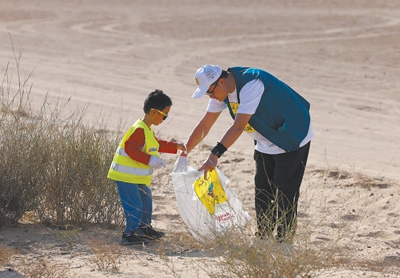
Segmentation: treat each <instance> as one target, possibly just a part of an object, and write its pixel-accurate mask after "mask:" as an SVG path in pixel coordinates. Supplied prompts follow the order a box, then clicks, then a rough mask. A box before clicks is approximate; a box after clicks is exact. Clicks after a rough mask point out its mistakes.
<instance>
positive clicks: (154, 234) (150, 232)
mask: <svg viewBox="0 0 400 278" xmlns="http://www.w3.org/2000/svg"><path fill="white" fill-rule="evenodd" d="M139 230H140V231H142V232H143V234H145V235H146V236H147V237H148V238H149V239H157V238H160V237H163V236H165V233H163V232H159V231H156V230H154V228H153V227H152V226H151V225H147V226H142V227H139Z"/></svg>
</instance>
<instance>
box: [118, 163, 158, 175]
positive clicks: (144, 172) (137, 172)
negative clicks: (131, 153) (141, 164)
mask: <svg viewBox="0 0 400 278" xmlns="http://www.w3.org/2000/svg"><path fill="white" fill-rule="evenodd" d="M111 168H112V169H113V170H115V171H118V172H121V173H125V174H130V175H137V176H148V175H151V174H153V168H150V169H141V168H132V167H128V166H123V165H119V164H117V163H115V162H114V161H113V162H112V163H111Z"/></svg>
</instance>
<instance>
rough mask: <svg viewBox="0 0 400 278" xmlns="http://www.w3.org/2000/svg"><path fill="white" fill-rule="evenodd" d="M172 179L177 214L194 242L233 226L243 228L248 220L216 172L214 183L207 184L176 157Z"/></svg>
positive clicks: (226, 182) (200, 174)
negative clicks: (193, 238)
mask: <svg viewBox="0 0 400 278" xmlns="http://www.w3.org/2000/svg"><path fill="white" fill-rule="evenodd" d="M171 176H172V182H173V186H174V191H175V196H176V200H177V203H178V209H179V213H180V215H181V217H182V219H183V221H184V222H185V223H186V225H187V226H188V227H189V230H190V232H191V233H192V235H193V236H194V237H195V238H196V239H197V240H200V241H203V239H206V238H207V237H208V236H210V235H216V233H219V232H222V231H224V230H226V229H229V228H232V227H235V228H242V227H244V226H245V224H246V223H247V222H248V221H250V216H249V215H248V213H247V212H246V211H244V209H243V206H242V202H241V201H240V199H239V198H238V197H237V195H236V194H235V193H234V192H233V191H232V190H231V189H230V188H229V187H227V184H228V183H229V180H228V178H227V177H226V176H225V175H224V174H223V173H222V172H221V171H220V170H219V169H217V168H216V172H215V173H214V175H213V179H214V182H210V180H204V178H203V172H201V171H197V170H195V169H194V168H192V167H190V166H188V160H187V158H186V157H183V156H179V157H178V160H177V161H176V162H175V165H174V171H173V172H172V173H171ZM210 176H211V175H210ZM215 179H217V180H215Z"/></svg>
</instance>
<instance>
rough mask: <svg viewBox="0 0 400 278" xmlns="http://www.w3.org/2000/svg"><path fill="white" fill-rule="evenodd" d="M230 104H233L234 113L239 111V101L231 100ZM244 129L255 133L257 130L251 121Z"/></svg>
mask: <svg viewBox="0 0 400 278" xmlns="http://www.w3.org/2000/svg"><path fill="white" fill-rule="evenodd" d="M229 105H230V106H231V109H232V113H233V114H234V115H236V113H237V111H238V109H239V103H237V102H229ZM244 131H245V132H247V133H253V132H254V131H256V130H255V129H254V127H252V126H251V125H250V124H249V123H247V125H246V126H245V128H244Z"/></svg>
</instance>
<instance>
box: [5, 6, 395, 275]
mask: <svg viewBox="0 0 400 278" xmlns="http://www.w3.org/2000/svg"><path fill="white" fill-rule="evenodd" d="M399 38H400V2H398V1H369V0H351V1H345V0H334V1H320V0H313V1H311V0H300V1H294V0H284V1H270V0H266V1H261V0H252V1H247V2H243V1H237V0H231V1H227V0H222V1H198V0H188V1H176V0H168V1H166V0H154V1H151V0H147V1H144V0H140V1H137V0H135V1H128V0H125V1H122V0H115V1H105V0H85V1H78V0H71V1H60V0H56V1H50V0H41V1H38V0H30V1H27V0H21V1H1V3H0V62H1V67H2V72H4V70H5V68H6V66H7V64H9V67H10V68H11V69H12V68H13V67H14V70H15V63H14V62H13V61H14V55H15V54H16V55H17V56H18V55H19V53H20V54H21V55H22V56H21V62H20V69H19V71H20V73H21V75H22V76H23V77H28V76H29V83H30V84H31V85H32V94H31V99H32V101H33V102H34V103H35V104H37V105H38V107H39V106H40V105H41V104H42V101H43V99H44V97H45V96H46V95H47V94H48V95H49V100H48V101H49V102H50V103H51V102H56V101H57V99H58V101H61V102H68V101H69V104H68V105H69V107H73V108H76V107H82V108H86V109H87V112H86V116H85V119H86V120H87V122H88V123H89V124H93V125H99V126H100V123H99V119H104V123H101V125H102V126H103V125H106V126H107V128H109V129H113V130H117V129H118V130H125V129H126V128H127V127H128V126H129V125H130V124H131V123H133V122H134V121H135V120H136V119H137V118H138V117H142V115H143V112H142V105H143V100H144V98H145V96H146V95H147V94H148V93H149V92H150V91H152V90H154V89H162V90H164V92H166V93H167V94H168V95H170V96H171V98H172V100H173V106H172V109H171V112H170V117H169V118H168V119H167V121H165V123H163V124H162V125H160V126H158V127H155V130H156V132H157V135H158V136H159V137H162V138H170V139H171V138H172V139H175V140H178V141H182V142H184V141H185V140H186V139H187V136H188V135H189V133H190V131H191V130H192V129H193V127H194V126H195V124H196V123H197V121H198V120H199V119H200V118H201V116H202V115H203V113H204V111H205V108H206V105H207V97H203V98H201V99H196V100H195V99H191V95H192V93H193V91H194V90H195V88H196V84H195V81H194V78H193V76H194V74H195V71H196V70H197V68H199V67H200V66H201V65H203V64H208V63H211V64H217V65H219V66H221V67H222V68H228V67H230V66H236V65H242V66H252V67H260V68H263V69H265V70H267V71H269V72H270V73H272V74H274V75H275V76H277V77H278V78H280V79H282V80H284V81H285V82H286V83H288V84H289V85H290V86H291V87H293V88H294V89H295V90H296V91H298V92H299V93H300V94H302V95H303V96H304V97H305V98H306V99H307V100H309V102H310V103H311V116H312V122H313V129H314V132H315V138H314V140H313V141H312V145H311V152H310V156H309V163H308V167H307V171H306V175H305V178H304V182H303V185H302V193H301V194H302V195H301V197H300V203H299V229H298V230H299V234H306V233H309V234H310V242H311V243H312V244H313V246H314V247H316V248H318V245H324V244H327V243H332V242H335V244H336V246H339V247H340V248H343V249H344V250H346V252H348V254H350V255H351V256H352V257H353V258H354V260H355V261H357V260H370V261H374V262H381V263H383V264H387V265H389V266H392V267H395V268H396V266H397V270H398V269H399V265H400V220H399V219H400V217H399V216H400V213H399V211H400V202H399V197H400V191H399V188H400V147H399V142H400V127H399V119H400V78H399V76H400V39H399ZM13 47H14V50H15V51H13ZM231 121H232V120H231V119H230V117H229V115H228V113H224V114H223V115H222V116H221V117H220V119H219V121H218V123H217V124H216V125H215V126H214V127H213V129H212V131H211V133H210V134H209V135H208V137H207V138H205V140H204V142H203V143H204V145H203V147H198V148H197V150H195V151H193V154H190V155H189V162H190V164H191V165H192V166H193V167H200V165H201V162H202V161H203V160H204V159H205V158H206V155H207V154H208V152H209V150H210V149H211V146H212V145H214V144H215V143H216V142H217V141H218V140H219V139H220V138H221V137H222V135H223V133H224V132H225V130H226V129H227V128H228V126H229V125H230V124H231ZM252 153H253V144H252V140H251V139H250V138H249V137H248V136H247V135H246V134H243V135H242V136H241V137H240V138H239V140H238V141H237V142H236V143H235V145H234V146H233V147H231V148H230V149H229V151H228V152H227V153H226V154H225V155H224V156H223V157H222V158H221V159H220V161H219V166H218V167H219V168H220V169H221V170H222V171H223V172H224V173H225V175H226V176H227V177H228V178H230V180H231V185H230V186H231V188H232V189H233V190H234V191H235V192H236V193H237V194H238V195H239V196H240V197H241V199H242V202H243V205H244V207H245V208H246V210H247V211H248V212H249V214H250V215H251V216H253V217H254V209H253V199H254V192H253V174H254V170H253V168H254V165H253V164H254V163H253V160H252ZM165 159H166V161H167V162H168V164H169V166H168V167H167V169H165V170H162V171H163V172H160V173H162V174H165V177H168V174H169V173H170V172H171V171H172V165H173V163H174V161H175V159H176V156H168V157H165ZM166 183H167V186H165V185H164V186H161V185H157V184H156V185H155V186H154V187H153V194H154V223H153V225H154V226H156V227H157V228H159V229H162V230H164V231H166V233H167V237H173V236H174V232H176V231H181V232H185V231H187V230H186V227H185V225H184V223H183V222H182V220H181V219H180V216H179V212H178V210H177V204H176V200H175V198H174V192H173V189H172V184H171V179H170V178H168V179H167V178H166ZM87 234H90V235H93V236H97V237H99V238H104V240H105V241H106V242H107V243H108V244H109V246H110V248H113V246H114V244H116V243H117V242H118V240H119V238H120V231H119V230H118V231H114V230H112V231H108V230H103V229H97V228H95V227H94V228H93V229H92V230H91V231H89V232H87ZM57 235H59V234H57V232H56V231H54V230H52V229H50V228H46V227H42V226H40V225H32V224H21V225H20V226H17V227H14V226H12V227H2V228H1V229H0V244H6V245H8V246H16V247H19V248H20V249H21V250H22V251H23V252H22V253H21V254H20V255H19V257H18V258H17V259H16V261H15V262H14V265H13V264H12V262H11V263H10V265H9V266H8V269H7V268H5V269H3V270H0V277H22V275H21V274H20V273H18V271H14V270H13V269H15V268H16V265H15V264H16V262H17V261H18V260H24V261H25V262H28V263H29V262H34V261H35V259H38V258H42V259H43V258H44V259H46V261H47V262H48V261H51V262H53V263H56V264H57V265H61V266H64V267H65V268H66V272H67V275H69V277H109V276H115V277H130V276H135V277H161V276H165V277H167V276H168V275H170V276H171V277H172V276H173V274H171V271H170V269H169V268H168V267H167V266H166V265H165V263H163V260H162V258H160V257H159V256H158V253H157V252H158V251H157V250H158V247H159V246H160V243H155V244H154V245H150V246H149V247H148V248H147V249H145V250H142V249H138V248H134V247H132V248H131V247H127V248H125V249H122V250H121V252H122V253H123V254H124V255H121V257H120V264H119V274H110V273H107V272H102V271H99V270H96V267H94V266H93V265H94V263H93V260H91V259H90V258H93V254H92V253H91V252H90V248H89V247H88V246H87V244H84V243H82V244H79V243H74V245H73V248H67V247H68V246H67V245H68V244H67V243H65V242H66V240H65V238H64V239H60V236H57ZM60 242H61V243H60ZM82 242H84V241H82ZM118 248H119V247H118ZM167 254H169V255H170V259H171V260H173V261H174V265H175V266H176V268H177V269H179V271H180V273H181V277H197V276H198V277H202V276H204V275H205V274H204V273H202V272H201V271H198V270H197V268H196V267H193V263H194V261H195V260H196V259H201V258H203V259H204V254H202V255H201V256H200V254H199V253H195V254H192V253H190V252H189V251H188V250H179V248H178V247H176V246H169V247H167ZM200 257H201V258H200ZM319 277H397V276H396V274H393V273H392V274H391V273H379V271H377V272H374V271H372V270H370V271H364V270H362V269H360V268H357V267H355V269H348V268H347V269H346V268H344V269H335V270H328V271H326V272H324V273H321V274H320V275H319Z"/></svg>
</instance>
